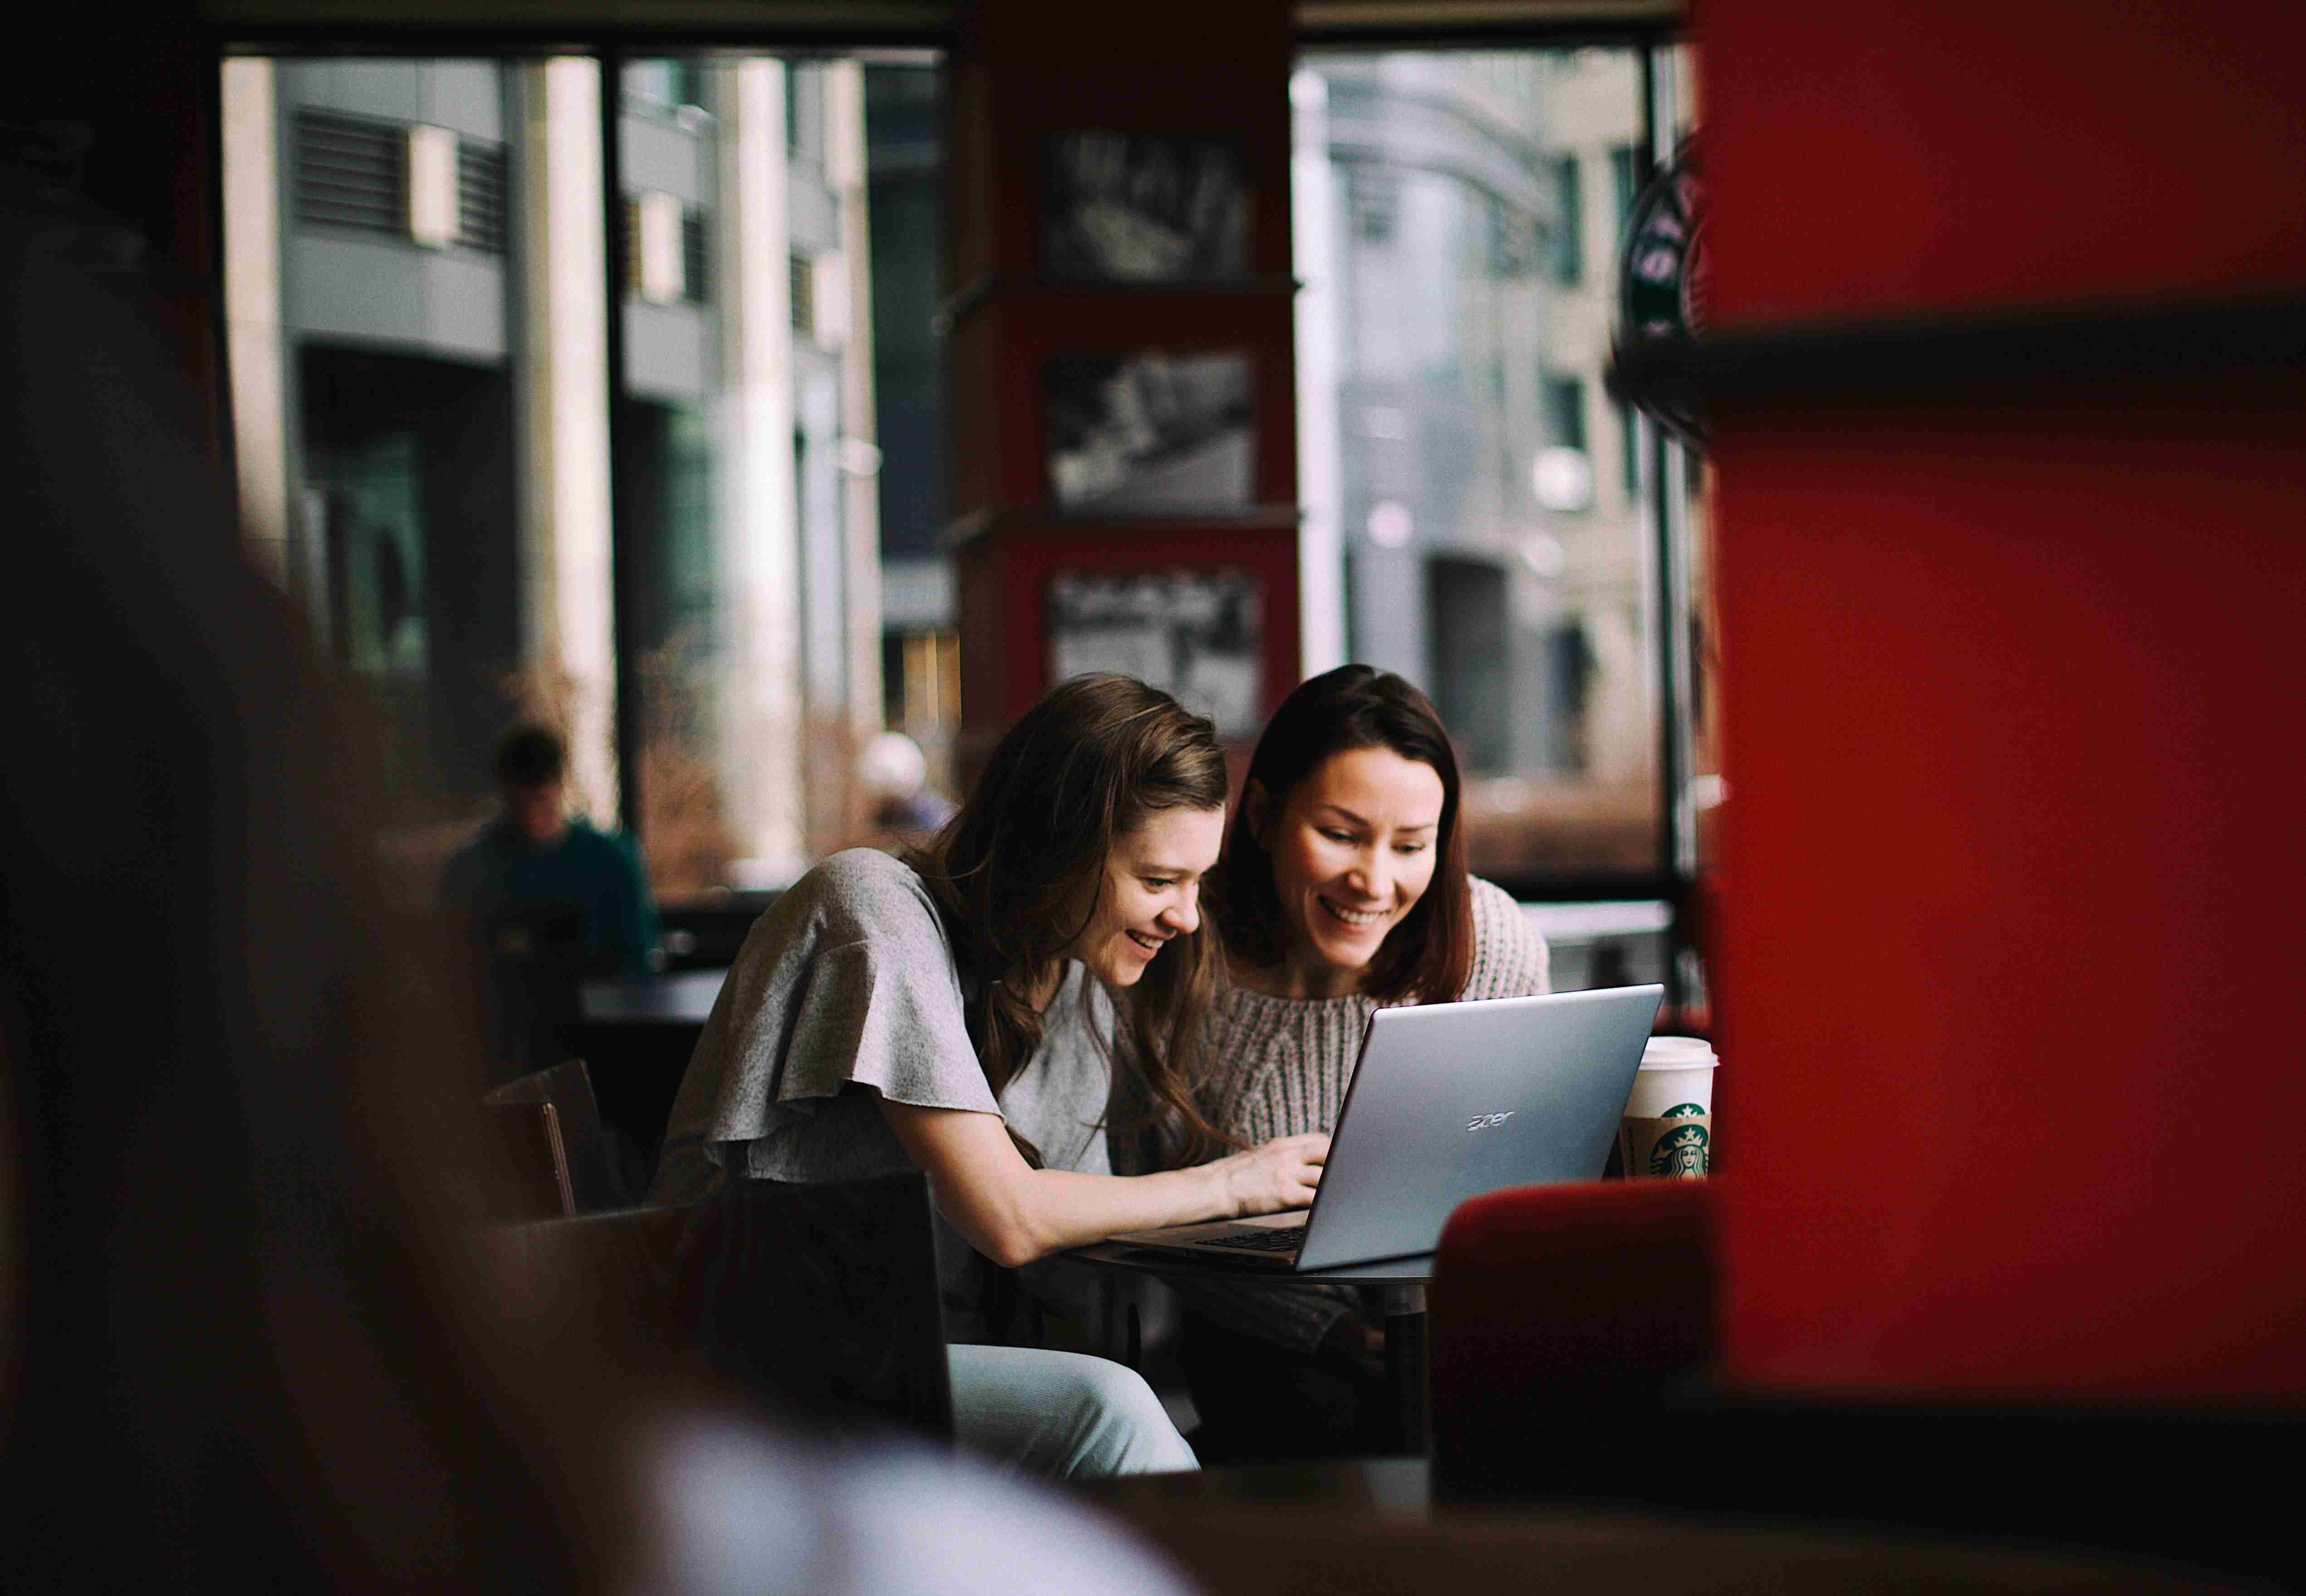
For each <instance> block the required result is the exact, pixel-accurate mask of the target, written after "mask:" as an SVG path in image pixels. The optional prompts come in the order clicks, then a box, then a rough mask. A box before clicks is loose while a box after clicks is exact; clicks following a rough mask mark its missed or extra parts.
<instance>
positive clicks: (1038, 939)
mask: <svg viewBox="0 0 2306 1596" xmlns="http://www.w3.org/2000/svg"><path fill="white" fill-rule="evenodd" d="M1225 800H1226V771H1225V755H1224V753H1223V752H1222V751H1221V750H1220V749H1219V748H1218V747H1217V730H1216V728H1215V727H1213V726H1211V725H1210V723H1209V721H1207V720H1205V719H1204V718H1202V717H1201V716H1200V715H1197V714H1194V713H1191V712H1190V711H1188V710H1186V709H1185V708H1184V707H1183V705H1181V704H1178V702H1177V701H1176V700H1175V699H1174V698H1172V697H1170V696H1169V695H1168V694H1166V693H1164V692H1162V691H1161V690H1160V689H1158V688H1157V687H1148V686H1146V685H1145V684H1144V683H1143V682H1141V681H1138V680H1136V679H1134V678H1132V677H1126V676H1116V675H1111V674H1100V675H1093V676H1077V677H1075V678H1073V679H1072V680H1071V681H1068V682H1064V683H1063V684H1062V685H1060V686H1058V687H1053V688H1051V689H1050V690H1049V692H1048V693H1047V694H1046V695H1045V696H1043V697H1042V698H1041V700H1040V702H1039V703H1038V704H1034V705H1033V707H1032V708H1030V709H1029V710H1027V711H1026V712H1025V713H1023V714H1022V715H1021V716H1019V717H1018V720H1017V723H1016V724H1015V725H1013V726H1012V727H1011V728H1010V729H1009V730H1008V732H1007V734H1006V735H1005V736H1004V737H1003V738H1002V739H1001V741H1000V743H999V745H998V746H996V747H995V748H994V750H993V756H992V758H991V759H990V760H988V761H987V762H986V767H985V773H984V774H983V775H982V776H980V777H978V781H977V786H976V788H975V789H973V790H972V791H971V792H970V793H969V798H968V801H967V802H966V803H964V804H962V805H961V811H960V813H959V814H957V815H954V816H953V817H952V820H950V821H948V822H947V823H946V824H945V826H944V830H942V831H941V832H938V833H937V835H936V838H935V841H933V842H932V843H931V844H930V845H929V847H928V849H927V851H926V852H925V853H923V854H921V855H919V856H917V857H916V858H913V859H912V860H911V861H910V862H911V864H912V865H913V866H914V868H915V869H917V870H918V871H919V872H920V874H921V878H922V880H923V881H924V882H926V883H927V886H928V889H929V893H930V895H931V896H932V897H933V898H934V899H935V900H936V904H937V908H938V909H939V911H940V912H941V914H942V915H943V917H944V922H945V927H946V931H947V934H948V935H949V936H950V937H951V939H952V949H953V958H954V961H955V962H956V963H957V964H958V965H959V967H960V969H961V988H962V992H963V994H964V1000H965V1002H966V1004H967V1012H968V1016H969V1037H970V1039H971V1040H972V1041H973V1042H975V1043H976V1045H977V1057H978V1063H979V1064H980V1065H981V1066H982V1067H983V1069H984V1071H985V1079H986V1082H987V1083H988V1084H989V1085H990V1086H991V1087H992V1088H993V1090H994V1092H995V1095H998V1094H999V1092H1000V1091H1001V1088H1004V1087H1005V1086H1007V1085H1008V1084H1009V1082H1010V1081H1011V1080H1013V1079H1015V1077H1016V1075H1017V1072H1018V1071H1021V1070H1022V1069H1023V1068H1024V1067H1025V1066H1026V1064H1027V1063H1030V1062H1031V1060H1032V1057H1033V1053H1034V1050H1035V1049H1036V1048H1038V1046H1040V1044H1041V1036H1042V1031H1043V1017H1042V1016H1041V1014H1040V1013H1039V1012H1038V1011H1036V1010H1035V1009H1034V1008H1033V1006H1032V1004H1031V1003H1029V1002H1028V1001H1027V998H1028V995H1029V989H1030V987H1031V986H1032V985H1033V983H1034V981H1035V979H1036V977H1039V976H1042V975H1044V974H1045V973H1046V972H1047V971H1048V970H1049V969H1051V968H1052V967H1053V966H1054V965H1055V963H1056V961H1057V960H1059V958H1061V957H1062V956H1063V952H1064V950H1065V948H1066V946H1067V944H1069V943H1071V942H1072V940H1073V938H1075V937H1076V936H1078V935H1080V933H1081V932H1082V931H1083V930H1084V929H1086V927H1087V926H1088V924H1089V917H1091V916H1093V915H1094V914H1095V913H1096V908H1097V901H1098V899H1099V898H1100V896H1101V895H1102V894H1103V893H1104V892H1105V891H1106V855H1107V853H1108V852H1110V851H1111V849H1112V848H1113V845H1114V843H1115V841H1116V840H1117V839H1119V838H1120V837H1122V836H1123V834H1125V833H1126V832H1129V831H1130V830H1132V828H1133V827H1135V826H1137V825H1138V824H1140V823H1142V822H1143V821H1144V819H1145V818H1146V816H1148V815H1152V814H1155V813H1157V812H1158V811H1161V810H1165V809H1222V808H1223V807H1225ZM1221 965H1222V959H1221V956H1220V954H1219V953H1218V951H1217V939H1216V937H1215V935H1213V934H1212V933H1211V932H1210V931H1209V929H1208V927H1207V926H1206V924H1204V925H1202V926H1198V927H1196V928H1195V929H1194V930H1193V931H1191V932H1189V933H1185V934H1183V935H1177V936H1174V937H1173V938H1171V939H1170V942H1169V943H1168V945H1167V946H1166V948H1164V949H1163V950H1162V952H1161V955H1160V957H1159V958H1157V959H1156V960H1153V962H1152V963H1151V964H1150V965H1149V966H1148V967H1147V968H1146V971H1145V975H1144V977H1143V979H1141V980H1140V982H1139V983H1138V984H1137V985H1136V986H1133V987H1132V988H1130V989H1129V990H1128V991H1126V992H1124V993H1118V994H1115V1009H1116V1011H1117V1013H1118V1017H1119V1023H1118V1026H1117V1033H1118V1034H1117V1035H1116V1036H1115V1038H1114V1046H1115V1053H1116V1056H1115V1060H1114V1063H1115V1071H1116V1075H1117V1076H1122V1077H1132V1076H1133V1077H1134V1079H1133V1080H1128V1079H1124V1080H1122V1083H1121V1084H1122V1085H1123V1088H1142V1089H1141V1093H1140V1091H1139V1090H1136V1089H1124V1090H1123V1092H1122V1093H1121V1094H1119V1095H1120V1096H1121V1097H1122V1098H1123V1100H1125V1101H1128V1102H1131V1103H1132V1104H1136V1103H1139V1102H1140V1097H1141V1098H1142V1102H1141V1105H1140V1107H1141V1112H1142V1113H1143V1114H1145V1115H1147V1116H1148V1117H1149V1119H1150V1120H1151V1121H1152V1122H1154V1123H1153V1126H1152V1129H1153V1131H1154V1133H1155V1135H1156V1136H1157V1138H1158V1139H1159V1140H1160V1141H1161V1142H1162V1143H1163V1144H1164V1145H1165V1146H1166V1148H1169V1149H1170V1150H1171V1151H1172V1152H1173V1153H1174V1154H1176V1155H1177V1156H1184V1157H1188V1158H1191V1157H1196V1156H1206V1155H1207V1154H1208V1153H1209V1152H1211V1151H1213V1150H1216V1149H1217V1148H1219V1147H1222V1146H1223V1145H1225V1142H1224V1139H1223V1138H1222V1137H1220V1136H1218V1135H1217V1132H1215V1131H1212V1130H1211V1129H1210V1127H1209V1122H1207V1120H1205V1119H1204V1118H1203V1117H1202V1115H1201V1113H1200V1110H1199V1109H1198V1108H1196V1107H1195V1106H1194V1103H1193V1091H1192V1088H1193V1085H1194V1083H1195V1081H1196V1080H1197V1079H1198V1071H1199V1063H1200V1060H1199V1056H1198V1054H1199V1045H1200V1019H1201V1015H1202V1013H1203V1011H1205V1010H1206V1008H1207V1007H1208V1003H1209V994H1210V991H1211V989H1212V987H1213V986H1214V984H1215V982H1216V979H1217V973H1218V970H1219V969H1220V968H1221ZM1020 1146H1021V1148H1023V1149H1024V1151H1025V1152H1026V1154H1027V1155H1028V1156H1029V1157H1032V1158H1034V1160H1035V1161H1036V1162H1038V1154H1037V1153H1036V1152H1035V1151H1034V1150H1033V1148H1031V1147H1030V1145H1029V1144H1026V1143H1023V1142H1021V1143H1020Z"/></svg>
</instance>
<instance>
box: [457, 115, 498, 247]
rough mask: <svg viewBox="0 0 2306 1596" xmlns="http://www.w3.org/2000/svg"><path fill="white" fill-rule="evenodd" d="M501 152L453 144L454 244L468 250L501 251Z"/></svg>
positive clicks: (463, 141)
mask: <svg viewBox="0 0 2306 1596" xmlns="http://www.w3.org/2000/svg"><path fill="white" fill-rule="evenodd" d="M505 210H506V192H505V152H504V146H503V145H501V144H476V143H474V141H472V140H470V139H459V140H458V141H457V243H461V244H463V245H464V246H465V248H466V249H468V250H485V251H487V252H489V253H490V254H492V255H501V254H503V253H504V250H505Z"/></svg>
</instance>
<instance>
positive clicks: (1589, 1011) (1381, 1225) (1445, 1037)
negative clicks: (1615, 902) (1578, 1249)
mask: <svg viewBox="0 0 2306 1596" xmlns="http://www.w3.org/2000/svg"><path fill="white" fill-rule="evenodd" d="M1664 992H1665V989H1664V988H1663V987H1661V986H1610V987H1603V988H1601V990H1599V991H1593V992H1564V993H1560V994H1556V995H1553V996H1550V997H1500V998H1492V999H1489V1000H1486V1001H1483V1002H1480V1003H1433V1004H1430V1005H1422V1006H1418V1007H1413V1008H1402V1009H1379V1011H1377V1012H1376V1013H1374V1014H1372V1015H1371V1016H1370V1022H1369V1029H1368V1030H1367V1031H1366V1032H1364V1033H1363V1034H1362V1055H1361V1062H1360V1063H1358V1064H1357V1065H1355V1066H1354V1078H1353V1082H1352V1084H1351V1085H1350V1086H1348V1087H1347V1088H1346V1089H1345V1107H1344V1108H1343V1109H1342V1110H1340V1111H1339V1113H1338V1114H1337V1128H1336V1130H1335V1131H1332V1132H1331V1134H1330V1139H1329V1158H1328V1164H1327V1165H1325V1166H1324V1168H1323V1170H1322V1173H1321V1184H1320V1189H1319V1190H1318V1191H1316V1192H1315V1193H1314V1197H1313V1206H1312V1207H1311V1208H1305V1209H1302V1210H1299V1211H1296V1212H1293V1213H1286V1214H1268V1215H1263V1216H1259V1217H1256V1218H1252V1219H1222V1220H1217V1221H1214V1222H1212V1223H1209V1224H1203V1225H1172V1226H1171V1227H1169V1228H1168V1229H1166V1230H1144V1231H1131V1232H1127V1233H1123V1234H1121V1235H1116V1236H1115V1237H1113V1238H1112V1239H1113V1240H1114V1241H1115V1242H1124V1243H1126V1244H1129V1245H1132V1246H1137V1247H1157V1248H1162V1249H1165V1250H1172V1251H1179V1252H1188V1253H1194V1254H1199V1255H1200V1256H1202V1257H1205V1258H1210V1259H1217V1258H1227V1259H1234V1260H1237V1261H1240V1262H1243V1263H1247V1264H1251V1265H1264V1266H1266V1267H1276V1268H1283V1269H1294V1270H1308V1269H1328V1268H1335V1267H1339V1266H1341V1265H1345V1264H1359V1263H1371V1262H1374V1261H1376V1260H1378V1259H1388V1258H1408V1257H1413V1256H1414V1255H1416V1254H1418V1253H1423V1252H1431V1251H1432V1250H1433V1249H1434V1246H1435V1244H1436V1243H1437V1242H1439V1241H1440V1239H1441V1226H1442V1224H1443V1222H1444V1221H1446V1220H1447V1219H1448V1217H1449V1211H1450V1210H1451V1209H1452V1208H1456V1206H1457V1205H1458V1204H1459V1203H1461V1202H1463V1201H1465V1199H1467V1198H1469V1197H1479V1196H1480V1195H1482V1193H1483V1192H1485V1191H1497V1190H1498V1189H1499V1188H1500V1187H1504V1186H1519V1185H1526V1184H1530V1183H1533V1182H1540V1181H1576V1180H1590V1179H1592V1178H1593V1177H1594V1176H1595V1175H1598V1174H1601V1166H1602V1165H1604V1164H1605V1163H1607V1162H1608V1160H1609V1156H1610V1142H1611V1140H1612V1139H1614V1138H1615V1136H1616V1134H1617V1130H1618V1115H1619V1114H1622V1113H1623V1112H1624V1110H1625V1106H1626V1095H1627V1093H1628V1092H1630V1091H1631V1090H1632V1089H1633V1085H1634V1071H1636V1070H1637V1069H1639V1068H1640V1067H1641V1063H1642V1047H1643V1045H1644V1043H1645V1042H1646V1041H1647V1040H1648V1039H1649V1034H1650V1027H1651V1025H1652V1024H1653V1023H1654V1021H1655V1020H1656V1019H1657V1011H1658V1003H1659V1001H1660V1000H1661V998H1662V997H1663V996H1664Z"/></svg>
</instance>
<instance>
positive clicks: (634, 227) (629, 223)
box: [624, 194, 713, 305]
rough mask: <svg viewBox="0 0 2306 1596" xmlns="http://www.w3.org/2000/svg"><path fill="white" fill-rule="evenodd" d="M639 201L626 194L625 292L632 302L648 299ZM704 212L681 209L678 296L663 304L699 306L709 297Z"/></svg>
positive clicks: (710, 255)
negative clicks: (633, 300) (632, 299)
mask: <svg viewBox="0 0 2306 1596" xmlns="http://www.w3.org/2000/svg"><path fill="white" fill-rule="evenodd" d="M642 209H643V205H642V198H641V196H640V195H638V194H627V195H626V196H625V203H624V218H625V292H626V294H628V295H629V296H631V297H632V298H634V299H644V300H645V299H648V298H650V294H648V292H647V286H648V260H647V255H648V252H649V250H650V247H651V246H650V245H649V244H648V243H647V242H646V240H645V237H644V235H645V223H644V222H643V221H642V219H641V211H642ZM705 234H706V223H705V212H704V211H703V210H701V209H698V208H697V207H696V206H694V205H682V206H681V207H680V243H679V248H680V292H679V294H677V295H675V296H673V297H672V298H671V299H670V300H668V301H665V302H662V303H679V304H692V305H701V304H703V303H705V302H706V301H707V299H709V298H710V297H711V294H712V286H713V285H712V278H711V277H710V276H709V275H708V274H709V271H710V269H711V266H712V260H713V252H712V249H711V247H710V245H709V243H708V242H707V240H706V236H705Z"/></svg>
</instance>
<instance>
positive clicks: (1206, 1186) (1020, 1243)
mask: <svg viewBox="0 0 2306 1596" xmlns="http://www.w3.org/2000/svg"><path fill="white" fill-rule="evenodd" d="M881 1112H882V1115H883V1117H884V1119H886V1120H887V1121H888V1123H889V1127H890V1129H891V1130H892V1131H895V1132H896V1136H897V1139H898V1140H899V1141H900V1142H901V1143H902V1144H903V1146H904V1148H905V1151H906V1153H907V1155H908V1156H910V1157H911V1159H912V1161H913V1162H914V1163H915V1164H916V1165H918V1166H919V1167H920V1169H921V1170H922V1172H923V1173H924V1174H927V1176H928V1178H929V1188H930V1190H931V1191H933V1192H934V1193H935V1197H936V1202H937V1208H938V1209H939V1210H940V1211H941V1212H942V1213H943V1214H944V1216H945V1217H946V1218H947V1219H948V1220H950V1221H951V1222H952V1225H953V1227H954V1228H955V1229H956V1230H958V1231H960V1232H961V1235H962V1236H963V1237H965V1238H966V1239H967V1240H968V1242H969V1245H970V1246H972V1247H974V1248H976V1249H977V1250H978V1251H979V1252H982V1253H983V1254H985V1256H986V1257H987V1258H989V1259H992V1260H993V1261H994V1262H995V1263H997V1264H1001V1265H1004V1266H1005V1267H1016V1266H1017V1265H1019V1264H1025V1263H1030V1262H1031V1261H1032V1260H1033V1259H1037V1258H1045V1257H1046V1256H1047V1255H1048V1254H1050V1253H1052V1252H1058V1251H1062V1250H1064V1249H1065V1248H1068V1247H1078V1246H1080V1245H1082V1244H1084V1243H1086V1242H1096V1241H1102V1240H1103V1239H1104V1238H1105V1237H1106V1236H1109V1235H1112V1234H1114V1233H1116V1232H1119V1231H1127V1230H1157V1229H1159V1228H1160V1227H1161V1226H1163V1225H1189V1224H1191V1223H1192V1222H1193V1221H1195V1220H1199V1219H1223V1218H1230V1217H1232V1216H1234V1215H1236V1214H1269V1213H1275V1212H1278V1211H1279V1210H1281V1209H1284V1208H1302V1207H1303V1206H1304V1205H1305V1204H1307V1203H1309V1202H1311V1201H1312V1199H1313V1190H1314V1187H1315V1186H1316V1184H1317V1183H1318V1182H1320V1164H1321V1160H1322V1159H1323V1158H1324V1157H1325V1156H1327V1155H1328V1137H1326V1136H1319V1135H1314V1136H1298V1137H1289V1138H1286V1139H1282V1140H1278V1141H1273V1142H1268V1143H1267V1144H1266V1145H1265V1146H1263V1147H1260V1148H1254V1149H1252V1150H1251V1151H1249V1152H1246V1153H1235V1154H1234V1155H1232V1156H1230V1157H1226V1158H1219V1159H1217V1161H1215V1162H1214V1163H1210V1164H1202V1165H1195V1166H1194V1167H1192V1168H1191V1169H1172V1170H1165V1171H1163V1172H1162V1173H1161V1174H1148V1175H1110V1174H1083V1173H1081V1172H1080V1171H1076V1170H1067V1169H1035V1168H1033V1167H1032V1166H1031V1165H1029V1164H1027V1163H1026V1162H1025V1160H1024V1158H1023V1157H1022V1156H1021V1155H1020V1154H1019V1153H1018V1151H1017V1148H1016V1147H1015V1145H1014V1144H1012V1142H1011V1141H1010V1139H1009V1135H1008V1131H1007V1130H1006V1129H1005V1128H1004V1126H1003V1124H1002V1122H1001V1119H1000V1116H999V1115H997V1114H979V1113H970V1112H965V1111H958V1110H953V1109H945V1108H921V1107H914V1106H911V1105H906V1104H901V1103H892V1102H890V1101H888V1100H887V1099H885V1098H884V1099H883V1100H882V1103H881Z"/></svg>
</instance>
